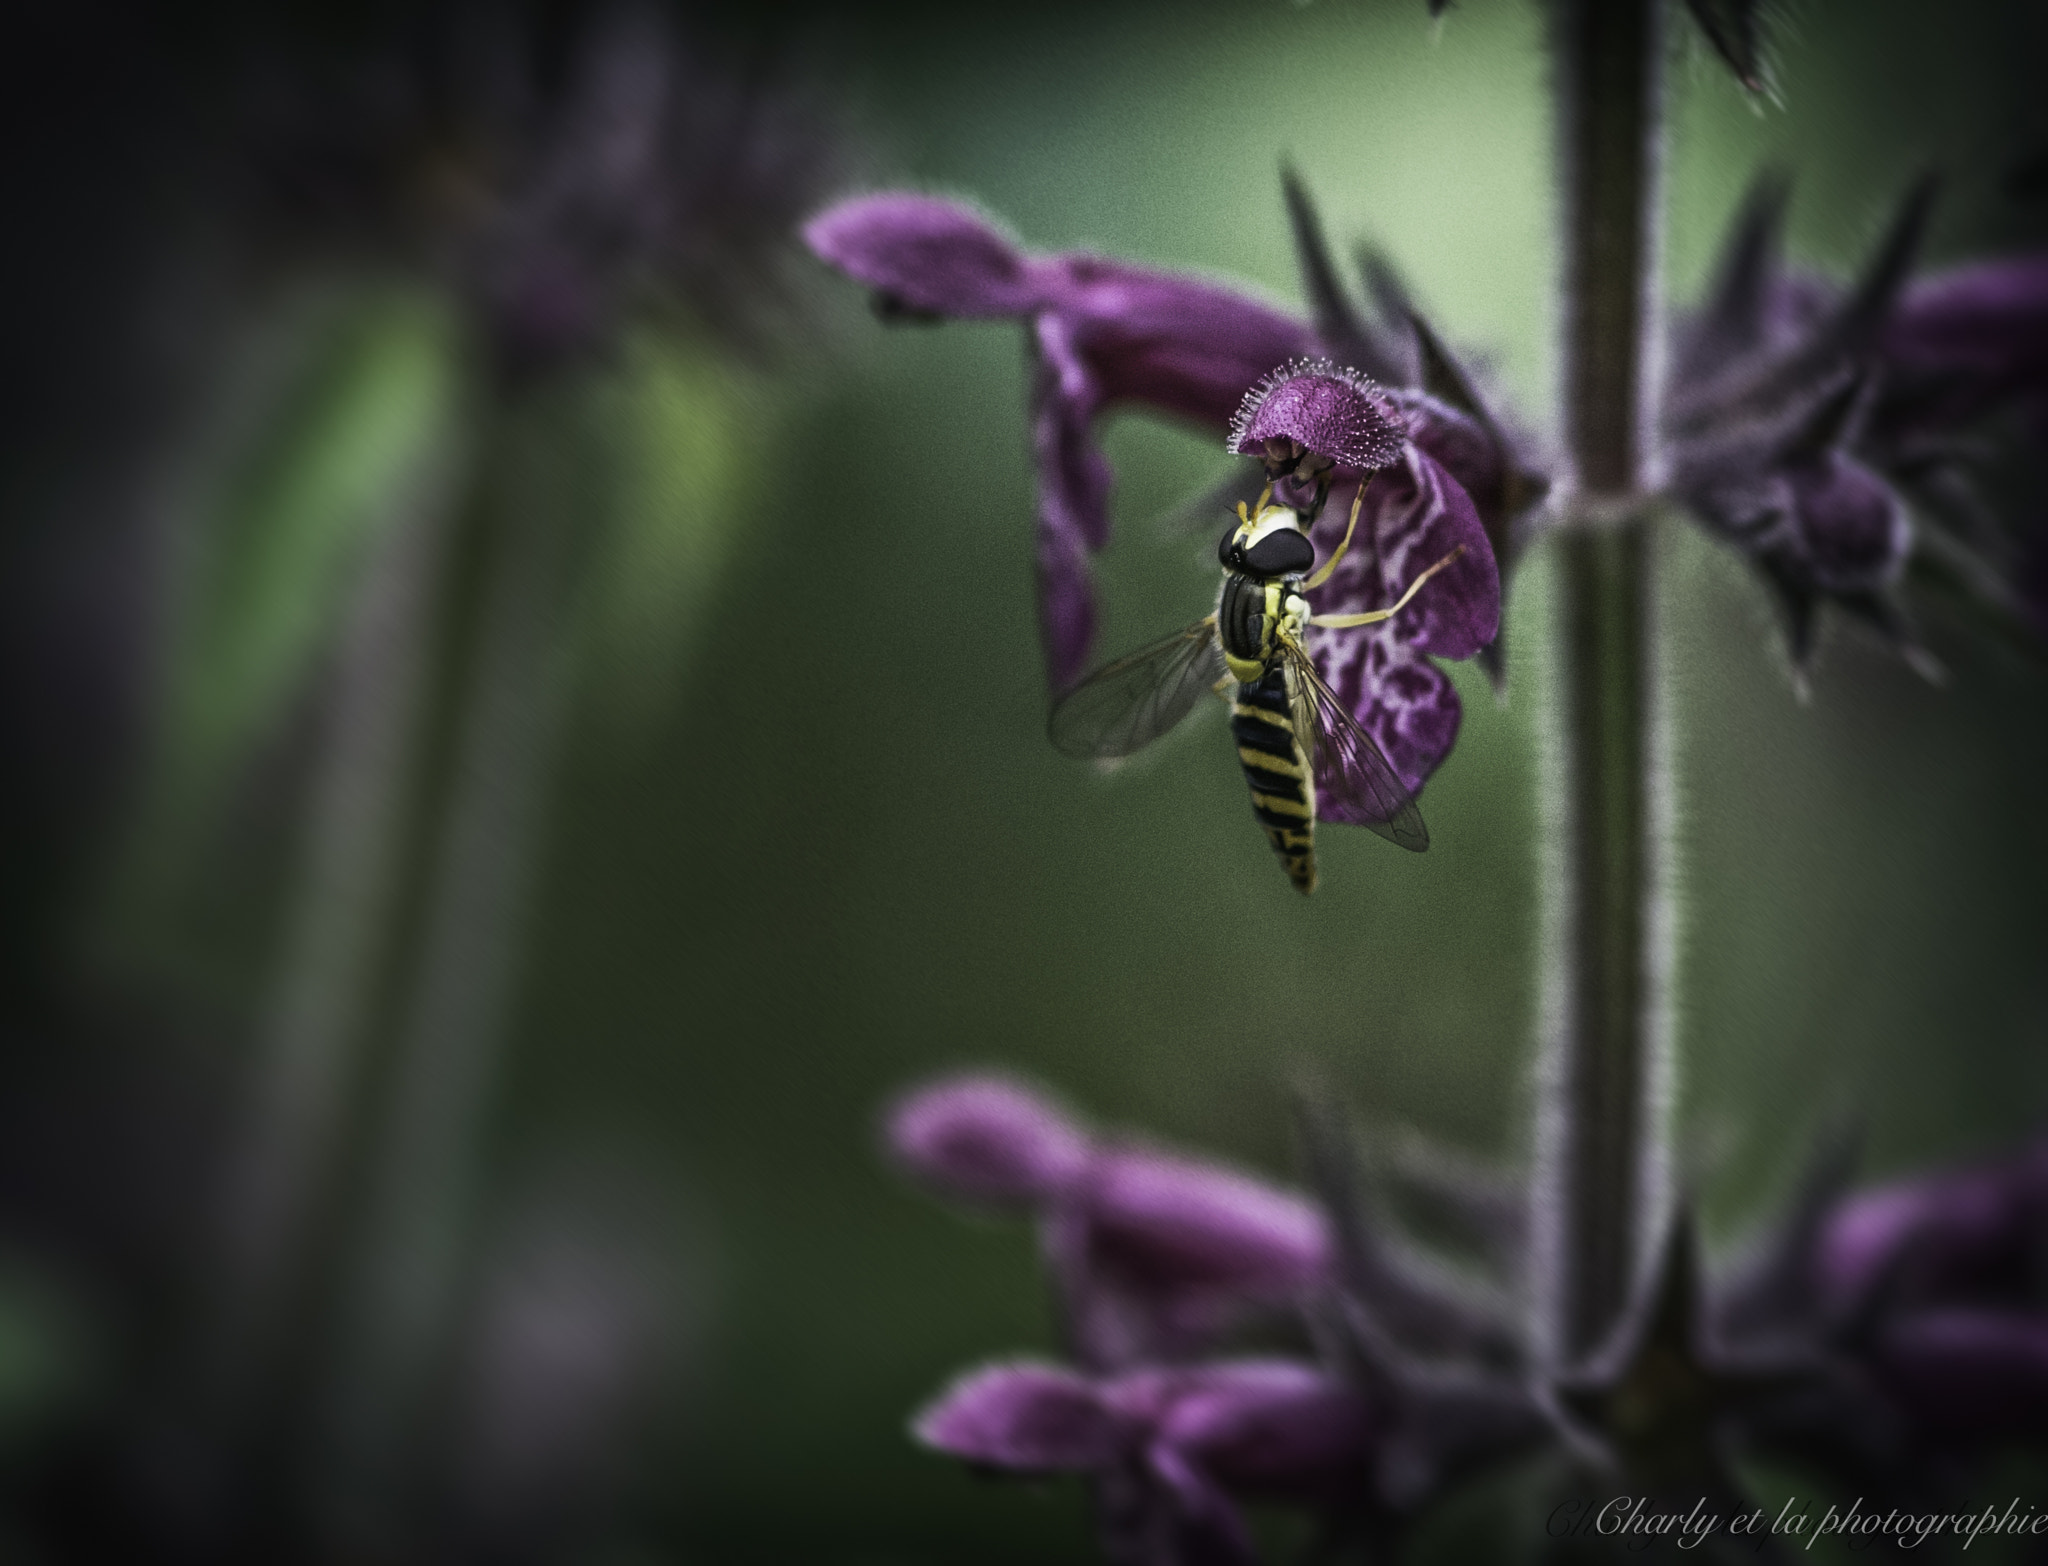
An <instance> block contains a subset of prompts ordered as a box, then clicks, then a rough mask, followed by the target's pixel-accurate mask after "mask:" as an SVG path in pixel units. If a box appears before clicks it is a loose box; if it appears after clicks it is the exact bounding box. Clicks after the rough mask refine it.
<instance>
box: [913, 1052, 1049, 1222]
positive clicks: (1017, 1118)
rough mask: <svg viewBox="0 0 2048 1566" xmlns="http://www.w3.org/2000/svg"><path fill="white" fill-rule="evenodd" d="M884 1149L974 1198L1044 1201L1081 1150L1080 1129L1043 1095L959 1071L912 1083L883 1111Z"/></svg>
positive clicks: (926, 1175) (943, 1186) (996, 1078)
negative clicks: (913, 1085) (886, 1145)
mask: <svg viewBox="0 0 2048 1566" xmlns="http://www.w3.org/2000/svg"><path fill="white" fill-rule="evenodd" d="M886 1135H887V1139H888V1143H889V1147H890V1149H891V1151H892V1152H893V1153H894V1154H895V1156H896V1159H897V1160H898V1162H900V1163H901V1164H902V1165H903V1166H904V1167H905V1168H907V1169H909V1170H910V1171H911V1172H912V1173H914V1174H916V1175H918V1176H919V1177H920V1178H923V1179H925V1180H929V1181H930V1182H931V1183H932V1184H934V1185H936V1186H939V1187H940V1188H941V1189H943V1190H945V1191H948V1192H950V1193H953V1194H955V1195H959V1196H965V1197H968V1198H971V1199H973V1200H976V1201H983V1202H990V1203H996V1204H1004V1205H1008V1204H1025V1203H1034V1202H1042V1201H1046V1200H1049V1199H1050V1198H1051V1197H1053V1196H1054V1195H1055V1194H1056V1193H1058V1192H1059V1191H1061V1190H1064V1189H1065V1188H1066V1187H1067V1186H1068V1185H1070V1184H1071V1183H1072V1182H1073V1181H1074V1179H1075V1178H1076V1176H1078V1175H1079V1174H1080V1172H1081V1170H1082V1168H1083V1167H1084V1166H1085V1165H1086V1163H1087V1161H1088V1156H1089V1147H1088V1139H1087V1137H1086V1135H1085V1134H1084V1133H1083V1132H1082V1131H1081V1130H1080V1129H1079V1128H1078V1127H1077V1126H1076V1125H1075V1124H1074V1122H1073V1121H1072V1120H1071V1119H1069V1118H1068V1116H1067V1115H1066V1114H1065V1113H1064V1112H1063V1111H1062V1110H1061V1109H1060V1108H1059V1106H1058V1105H1056V1104H1054V1103H1053V1102H1052V1101H1051V1100H1049V1099H1048V1098H1046V1097H1045V1096H1044V1095H1043V1094H1041V1093H1037V1092H1035V1091H1033V1090H1032V1089H1030V1088H1028V1087H1025V1086H1024V1085H1023V1084H1021V1083H1018V1082H1015V1081H1012V1080H1010V1079H1009V1078H1006V1077H1000V1076H966V1077H956V1078H953V1079H951V1080H949V1081H944V1082H936V1083H933V1084H931V1085H930V1086H928V1087H923V1088H920V1089H918V1090H917V1091H916V1092H914V1093H912V1094H910V1095H909V1096H908V1097H906V1098H904V1099H902V1100H901V1101H899V1102H898V1103H897V1105H896V1106H895V1108H894V1109H893V1110H891V1111H890V1114H889V1116H888V1121H887V1126H886Z"/></svg>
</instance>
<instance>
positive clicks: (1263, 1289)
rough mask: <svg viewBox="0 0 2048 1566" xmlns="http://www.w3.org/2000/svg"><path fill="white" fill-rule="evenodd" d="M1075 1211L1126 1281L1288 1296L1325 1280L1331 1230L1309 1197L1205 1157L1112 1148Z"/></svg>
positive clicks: (1105, 1260) (1103, 1257)
mask: <svg viewBox="0 0 2048 1566" xmlns="http://www.w3.org/2000/svg"><path fill="white" fill-rule="evenodd" d="M1074 1206H1075V1210H1076V1211H1077V1213H1079V1214H1082V1215H1085V1221H1086V1223H1087V1224H1088V1227H1089V1230H1090V1256H1091V1260H1093V1261H1094V1262H1095V1263H1096V1264H1097V1265H1100V1266H1105V1267H1108V1268H1110V1269H1111V1270H1113V1271H1114V1272H1116V1273H1117V1274H1118V1276H1119V1277H1121V1278H1123V1279H1124V1280H1126V1281H1130V1282H1136V1283H1139V1284H1142V1285H1145V1286H1147V1287H1148V1288H1151V1289H1154V1290H1159V1291H1162V1292H1164V1291H1168V1290H1174V1289H1184V1288H1212V1289H1226V1290H1229V1291H1231V1292H1233V1293H1239V1294H1243V1295H1247V1296H1252V1297H1257V1298H1261V1299H1288V1298H1292V1297H1294V1296H1295V1295H1297V1294H1299V1293H1300V1292H1301V1291H1303V1290H1304V1289H1306V1288H1308V1287H1310V1286H1311V1285H1313V1284H1314V1283H1315V1282H1317V1281H1318V1280H1319V1279H1321V1278H1322V1277H1323V1276H1324V1273H1325V1270H1326V1269H1327V1267H1328V1265H1329V1231H1328V1225H1327V1223H1326V1222H1325V1221H1324V1218H1323V1215H1322V1213H1321V1211H1320V1210H1319V1209H1318V1208H1316V1207H1315V1205H1314V1204H1313V1203H1311V1202H1310V1201H1308V1199H1307V1198H1305V1197H1302V1196H1299V1195H1297V1194H1295V1193H1294V1192H1292V1191H1286V1190H1282V1189H1280V1188H1279V1187H1277V1186H1274V1185H1270V1184H1268V1183H1267V1182H1265V1181H1263V1180H1258V1179H1254V1178H1253V1177H1252V1176H1250V1175H1247V1174H1244V1173H1242V1172H1240V1171H1238V1170H1235V1169H1231V1168H1229V1167H1227V1166H1225V1165H1223V1164H1218V1163H1214V1162H1211V1161H1208V1160H1206V1159H1193V1158H1183V1157H1177V1156H1175V1155H1173V1154H1169V1153H1162V1152H1158V1151H1156V1150H1154V1149H1151V1148H1145V1147H1131V1146H1126V1147H1109V1148H1105V1149H1103V1150H1102V1151H1101V1152H1099V1153H1098V1154H1097V1155H1096V1157H1095V1158H1094V1160H1093V1161H1092V1162H1091V1163H1090V1164H1089V1166H1088V1172H1087V1175H1086V1179H1085V1182H1084V1185H1083V1186H1082V1188H1081V1189H1080V1190H1079V1191H1077V1192H1076V1193H1075V1203H1074Z"/></svg>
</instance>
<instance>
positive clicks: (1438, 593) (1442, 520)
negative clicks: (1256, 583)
mask: <svg viewBox="0 0 2048 1566" xmlns="http://www.w3.org/2000/svg"><path fill="white" fill-rule="evenodd" d="M1348 487H1349V486H1348V484H1347V483H1346V482H1345V481H1343V480H1340V481H1339V482H1338V483H1337V484H1336V485H1335V486H1333V490H1332V495H1331V499H1330V503H1329V505H1328V507H1327V508H1326V509H1325V511H1324V513H1323V517H1322V519H1321V521H1320V522H1319V523H1318V524H1317V529H1316V531H1317V534H1318V542H1319V545H1320V547H1322V548H1324V549H1335V548H1336V545H1337V540H1338V539H1339V538H1341V537H1342V536H1343V534H1342V531H1341V530H1342V528H1343V527H1344V525H1345V522H1346V519H1347V518H1348V515H1349V511H1350V504H1349V497H1348V495H1347V494H1346V490H1347V488H1348ZM1460 546H1463V548H1464V551H1465V552H1464V554H1463V555H1461V556H1459V557H1458V558H1457V559H1456V560H1455V561H1453V562H1452V563H1451V564H1450V565H1449V566H1447V567H1445V568H1444V569H1443V570H1442V571H1440V572H1438V573H1437V574H1436V575H1435V576H1434V577H1432V578H1430V580H1429V581H1428V582H1426V583H1424V584H1423V587H1422V590H1421V591H1420V592H1419V593H1417V594H1416V596H1415V599H1414V601H1413V602H1411V603H1410V604H1409V605H1408V606H1407V607H1406V608H1404V609H1403V610H1402V611H1401V612H1400V613H1399V614H1398V615H1396V616H1395V617H1394V618H1393V619H1392V620H1388V621H1384V622H1382V623H1380V624H1378V625H1374V626H1367V627H1363V628H1356V629H1349V630H1327V629H1325V630H1311V631H1310V633H1309V651H1310V655H1311V656H1312V657H1314V659H1315V661H1316V666H1317V667H1318V668H1319V669H1320V670H1321V671H1322V675H1323V678H1324V679H1325V680H1327V681H1328V682H1329V684H1330V688H1331V689H1332V690H1334V691H1335V692H1336V693H1337V695H1338V696H1339V698H1341V699H1342V700H1343V701H1344V703H1345V705H1346V706H1347V707H1348V708H1349V709H1350V710H1351V712H1352V714H1353V715H1354V716H1355V717H1356V718H1357V719H1358V723H1359V726H1360V727H1361V728H1363V729H1364V730H1365V731H1366V733H1367V734H1369V735H1371V736H1372V738H1373V739H1374V740H1376V741H1377V742H1378V744H1379V746H1380V749H1381V750H1382V751H1384V752H1385V753H1386V756H1387V759H1388V760H1389V761H1390V762H1392V763H1393V766H1394V770H1395V771H1396V772H1397V773H1399V774H1400V777H1401V781H1402V782H1403V783H1405V784H1406V785H1407V786H1408V788H1409V789H1410V790H1411V791H1413V790H1416V789H1419V788H1420V787H1421V786H1422V784H1423V782H1424V781H1425V780H1426V779H1427V778H1428V777H1429V775H1430V773H1431V772H1433V771H1434V770H1435V769H1436V766H1437V763H1438V762H1440V761H1441V760H1442V759H1443V758H1444V756H1445V755H1446V754H1447V753H1448V752H1449V750H1450V748H1451V745H1452V742H1453V741H1455V740H1456V738H1457V735H1458V723H1459V718H1460V713H1461V707H1460V704H1459V701H1458V695H1457V692H1456V690H1455V689H1453V688H1452V685H1451V682H1450V680H1449V679H1448V678H1447V677H1446V676H1445V675H1444V674H1443V673H1442V671H1440V670H1439V669H1437V668H1436V667H1435V666H1434V665H1433V664H1431V663H1430V662H1429V660H1428V659H1427V658H1426V657H1424V656H1423V654H1425V653H1434V654H1436V655H1438V656H1441V657H1447V658H1469V657H1471V656H1472V655H1473V654H1474V653H1476V652H1477V651H1478V650H1479V649H1480V648H1481V647H1483V646H1485V645H1486V644H1487V643H1489V642H1491V641H1492V640H1493V639H1494V637H1495V636H1496V635H1497V634H1498V633H1499V630H1500V570H1499V567H1498V566H1497V565H1496V563H1495V561H1494V556H1493V548H1492V546H1491V545H1490V544H1489V543H1488V542H1487V540H1486V530H1485V528H1484V527H1482V526H1481V525H1480V521H1479V513H1478V510H1477V509H1476V508H1475V507H1474V506H1473V504H1472V498H1471V496H1469V495H1468V494H1466V492H1465V490H1464V487H1463V486H1462V485H1460V484H1459V483H1458V481H1457V480H1456V479H1454V478H1452V477H1451V476H1450V474H1449V473H1448V472H1447V471H1446V470H1445V469H1444V467H1443V466H1442V464H1440V463H1439V462H1438V461H1437V460H1436V459H1435V458H1434V457H1432V456H1431V455H1430V454H1429V453H1428V452H1426V451H1423V450H1421V449H1420V448H1419V447H1415V446H1410V447H1409V448H1408V449H1407V451H1406V452H1405V453H1404V456H1403V460H1402V461H1401V462H1400V463H1398V464H1397V465H1396V466H1394V467H1392V468H1389V469H1387V470H1386V471H1384V472H1381V473H1379V474H1377V475H1376V476H1375V477H1374V478H1373V480H1372V482H1371V483H1370V484H1369V485H1368V486H1367V487H1366V491H1365V501H1364V505H1363V508H1362V509H1361V511H1360V514H1359V523H1358V536H1357V537H1356V538H1354V540H1353V542H1352V547H1351V550H1350V552H1349V553H1347V554H1346V555H1345V556H1344V558H1343V559H1342V560H1341V561H1339V562H1338V565H1337V569H1336V570H1335V572H1333V573H1332V575H1331V577H1330V580H1329V581H1328V582H1327V583H1325V584H1324V585H1323V586H1322V587H1321V588H1320V589H1318V590H1317V591H1316V592H1315V593H1314V594H1312V595H1311V599H1310V602H1311V604H1312V605H1313V607H1314V609H1315V611H1316V612H1317V613H1318V614H1358V613H1365V612H1369V611H1371V610H1374V609H1384V608H1386V607H1388V606H1389V605H1391V604H1394V603H1396V602H1398V601H1399V600H1400V597H1401V594H1402V593H1403V592H1405V591H1406V590H1407V588H1408V585H1409V584H1410V583H1411V582H1413V581H1414V580H1415V578H1416V577H1418V576H1420V575H1421V574H1422V573H1423V572H1424V571H1425V570H1427V569H1428V568H1429V567H1430V566H1432V565H1434V564H1435V563H1436V562H1437V561H1439V560H1442V559H1444V558H1445V557H1446V556H1448V555H1449V554H1451V552H1452V551H1453V550H1455V549H1457V548H1459V547H1460ZM1328 819H1330V820H1333V821H1334V820H1343V819H1345V818H1344V816H1343V815H1342V814H1340V813H1332V814H1330V815H1329V816H1328Z"/></svg>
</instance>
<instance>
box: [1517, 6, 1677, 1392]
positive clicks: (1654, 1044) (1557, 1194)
mask: <svg viewBox="0 0 2048 1566" xmlns="http://www.w3.org/2000/svg"><path fill="white" fill-rule="evenodd" d="M1659 10H1660V6H1659V0H1560V3H1559V5H1558V9H1557V15H1556V19H1555V27H1556V44H1557V70H1558V78H1559V80H1558V87H1559V92H1560V105H1559V107H1560V116H1559V118H1560V135H1561V142H1562V146H1561V152H1562V156H1563V158H1564V160H1565V176H1566V190H1567V195H1566V203H1567V205H1566V219H1565V277H1564V285H1565V296H1564V297H1565V321H1564V326H1565V341H1564V375H1565V384H1564V395H1565V414H1566V428H1567V434H1568V439H1569V443H1570V454H1571V461H1572V471H1573V476H1574V480H1575V482H1574V485H1573V488H1572V491H1571V495H1572V499H1571V502H1570V505H1569V510H1568V514H1567V516H1566V519H1565V520H1566V526H1565V529H1564V533H1563V536H1562V537H1561V538H1560V540H1559V543H1558V548H1557V556H1556V564H1557V584H1558V586H1557V620H1558V633H1557V641H1556V649H1555V657H1556V660H1557V665H1556V670H1555V686H1554V696H1555V711H1554V714H1553V717H1554V721H1555V722H1556V725H1557V729H1556V733H1555V736H1554V746H1553V752H1552V759H1553V765H1552V767H1551V778H1550V786H1551V787H1552V788H1553V789H1554V790H1555V793H1554V796H1553V798H1554V800H1555V803H1556V804H1557V806H1558V807H1559V808H1558V809H1557V811H1556V812H1555V814H1556V815H1557V816H1558V817H1559V819H1558V820H1557V821H1556V823H1555V826H1556V829H1557V830H1558V832H1559V834H1560V838H1559V843H1558V863H1557V864H1556V865H1555V867H1554V872H1555V873H1554V877H1553V880H1554V884H1553V887H1552V893H1553V896H1552V905H1551V927H1550V929H1549V931H1548V932H1547V934H1548V939H1547V941H1546V953H1547V955H1546V961H1547V963H1548V964H1549V971H1548V972H1547V974H1546V976H1545V977H1546V998H1547V1006H1546V1031H1547V1035H1548V1036H1547V1037H1546V1038H1545V1040H1544V1061H1543V1071H1542V1094H1543V1100H1544V1102H1543V1111H1542V1112H1543V1121H1542V1130H1541V1141H1540V1155H1541V1156H1540V1169H1541V1177H1540V1179H1539V1186H1538V1191H1537V1201H1538V1204H1539V1206H1538V1220H1539V1228H1538V1232H1539V1234H1541V1235H1543V1236H1544V1242H1543V1247H1542V1252H1541V1255H1540V1258H1539V1268H1540V1271H1539V1276H1540V1277H1542V1278H1544V1279H1545V1280H1546V1281H1547V1284H1548V1287H1549V1290H1550V1293H1551V1296H1552V1297H1551V1298H1550V1300H1549V1301H1548V1302H1547V1305H1548V1310H1549V1313H1550V1318H1551V1337H1552V1344H1551V1348H1552V1352H1553V1353H1554V1354H1555V1355H1556V1356H1557V1357H1559V1358H1561V1359H1564V1360H1567V1361H1569V1360H1578V1359H1582V1358H1584V1357H1585V1356H1586V1355H1588V1354H1589V1353H1591V1352H1593V1351H1594V1350H1596V1349H1597V1348H1598V1346H1599V1345H1600V1344H1601V1343H1602V1342H1603V1341H1604V1340H1605V1339H1606V1337H1607V1336H1608V1334H1609V1332H1610V1331H1611V1330H1612V1328H1613V1326H1614V1324H1615V1322H1616V1320H1617V1318H1618V1317H1619V1316H1620V1314H1621V1312H1622V1311H1623V1309H1624V1308H1625V1307H1626V1305H1627V1302H1628V1299H1629V1296H1630V1292H1631V1290H1632V1288H1633V1286H1634V1284H1635V1281H1636V1275H1637V1270H1638V1267H1639V1265H1640V1259H1641V1257H1642V1255H1643V1254H1644V1246H1645V1243H1646V1240H1647V1238H1648V1237H1649V1235H1651V1234H1652V1233H1653V1232H1654V1229H1655V1226H1656V1222H1657V1220H1658V1218H1659V1217H1660V1212H1659V1209H1660V1206H1661V1200H1662V1196H1661V1190H1660V1182H1661V1179H1662V1170H1663V1164H1664V1160H1663V1157H1662V1150H1661V1140H1662V1136H1663V1128H1662V1125H1661V1122H1660V1118H1659V1115H1658V1113H1657V1110H1658V1103H1659V1099H1660V1089H1661V1084H1662V1081H1663V1078H1664V1075H1665V1071H1666V1063H1665V1062H1664V1060H1663V1059H1662V1052H1663V1049H1664V1043H1663V1032H1664V1005H1663V997H1662V993H1661V986H1662V975H1663V974H1664V972H1665V971H1666V970H1667V969H1668V963H1667V962H1665V961H1664V960H1663V959H1664V954H1663V951H1662V944H1663V943H1664V942H1665V940H1666V939H1667V932H1666V931H1665V930H1664V927H1663V924H1662V921H1661V920H1660V919H1659V918H1658V912H1659V909H1658V903H1657V895H1656V893H1657V886H1658V876H1659V865H1658V856H1657V837H1658V835H1657V831H1656V827H1657V823H1656V820H1655V815H1656V812H1657V810H1658V808H1659V802H1660V791H1659V789H1658V787H1657V782H1656V779H1657V773H1656V770H1655V769H1656V767H1657V765H1658V760H1659V758H1658V757H1657V755H1656V746H1655V728H1654V723H1653V716H1652V680H1651V662H1650V655H1651V650H1652V647H1651V643H1652V628H1651V618H1650V600H1651V576H1650V565H1651V551H1650V547H1649V539H1648V538H1647V537H1646V523H1645V521H1644V505H1643V502H1642V499H1641V495H1640V490H1641V482H1642V474H1643V469H1644V465H1645V455H1646V452H1645V448H1646V445H1647V443H1648V440H1649V430H1650V427H1651V426H1650V424H1649V420H1648V415H1647V411H1646V402H1647V395H1648V392H1649V390H1650V387H1649V378H1648V377H1649V372H1648V367H1647V361H1648V352H1647V350H1648V348H1649V346H1650V344H1649V333H1650V325H1649V323H1650V322H1651V320H1652V313H1651V310H1650V308H1649V306H1650V299H1651V293H1652V289H1653V286H1654V284H1653V277H1654V270H1655V261H1656V256H1655V242H1654V233H1655V213H1656V185H1657V173H1658V170H1657V154H1656V148H1657V132H1658V111H1659V101H1658V100H1659V91H1658V68H1659V65H1660V59H1661V57H1660V51H1661V48H1662V42H1661V39H1660V36H1659V32H1660V29H1659V26H1658V22H1659Z"/></svg>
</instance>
